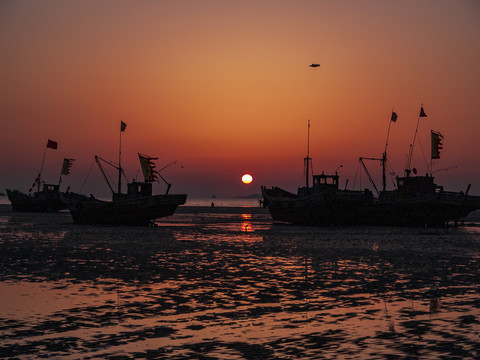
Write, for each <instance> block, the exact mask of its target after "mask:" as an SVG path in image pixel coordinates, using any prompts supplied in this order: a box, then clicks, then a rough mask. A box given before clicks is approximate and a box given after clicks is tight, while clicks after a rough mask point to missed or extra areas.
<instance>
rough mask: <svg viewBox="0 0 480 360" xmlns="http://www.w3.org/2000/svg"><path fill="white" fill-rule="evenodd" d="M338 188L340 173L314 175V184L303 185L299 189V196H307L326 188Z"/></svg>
mask: <svg viewBox="0 0 480 360" xmlns="http://www.w3.org/2000/svg"><path fill="white" fill-rule="evenodd" d="M329 189H332V190H338V175H337V174H335V175H325V173H323V172H322V174H321V175H313V186H312V187H308V188H307V187H302V188H299V189H298V195H299V196H307V195H310V194H312V193H315V192H323V191H325V190H329Z"/></svg>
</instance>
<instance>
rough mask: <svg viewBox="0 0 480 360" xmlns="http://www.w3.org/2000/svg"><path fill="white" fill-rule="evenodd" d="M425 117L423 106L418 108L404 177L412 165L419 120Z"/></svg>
mask: <svg viewBox="0 0 480 360" xmlns="http://www.w3.org/2000/svg"><path fill="white" fill-rule="evenodd" d="M423 116H425V115H424V112H423V104H421V106H420V115H419V116H418V119H417V128H416V129H415V135H414V136H413V142H412V144H411V145H410V154H409V155H408V161H407V169H406V170H405V172H406V175H407V176H409V174H410V166H411V164H412V157H413V148H414V147H415V139H416V138H417V133H418V125H419V124H420V118H421V117H423Z"/></svg>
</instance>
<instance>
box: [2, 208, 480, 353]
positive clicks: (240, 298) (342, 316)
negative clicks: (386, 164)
mask: <svg viewBox="0 0 480 360" xmlns="http://www.w3.org/2000/svg"><path fill="white" fill-rule="evenodd" d="M205 200H208V202H207V203H206V204H204V203H202V204H200V205H202V206H204V205H206V206H208V204H209V203H211V201H215V202H217V201H218V205H219V206H220V205H221V204H220V201H219V200H216V199H205ZM190 205H192V204H190ZM254 205H255V206H257V204H254ZM479 218H480V217H479V216H478V213H476V214H475V215H474V217H472V218H470V219H469V220H468V221H467V225H466V226H464V227H460V228H456V229H453V228H451V229H424V228H392V227H345V228H342V227H326V228H314V227H298V226H290V225H283V224H274V223H272V221H271V219H270V217H269V215H268V214H265V213H264V212H260V211H258V212H256V211H254V209H250V211H248V212H245V213H244V214H241V213H240V214H238V213H237V214H233V213H232V214H230V213H221V214H220V213H191V214H190V213H178V214H176V215H174V216H171V217H169V218H165V219H161V220H160V221H158V223H157V224H158V225H159V226H158V227H149V228H140V227H128V228H122V227H102V226H81V225H75V224H73V223H72V220H71V218H70V215H69V213H68V212H60V213H58V214H28V213H24V214H22V213H12V212H11V211H10V210H9V208H8V207H5V206H4V207H1V209H0V291H1V297H0V339H1V341H0V358H19V359H36V358H44V357H51V358H56V359H359V358H362V359H478V358H479V357H480V346H479V338H480V296H479V295H480V286H479V284H480V272H479V269H480V227H479V223H480V222H479Z"/></svg>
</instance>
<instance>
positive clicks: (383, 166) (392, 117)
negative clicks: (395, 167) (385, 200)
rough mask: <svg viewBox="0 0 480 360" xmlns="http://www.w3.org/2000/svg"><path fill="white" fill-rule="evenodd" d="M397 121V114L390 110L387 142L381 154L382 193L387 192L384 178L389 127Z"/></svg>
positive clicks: (385, 178)
mask: <svg viewBox="0 0 480 360" xmlns="http://www.w3.org/2000/svg"><path fill="white" fill-rule="evenodd" d="M396 121H397V113H396V112H395V111H394V109H392V116H391V117H390V121H389V123H388V131H387V140H386V141H385V151H384V152H383V156H382V185H383V191H386V190H387V176H386V166H387V165H386V163H387V147H388V138H389V136H390V126H392V122H396Z"/></svg>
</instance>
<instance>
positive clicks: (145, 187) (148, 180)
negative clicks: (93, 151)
mask: <svg viewBox="0 0 480 360" xmlns="http://www.w3.org/2000/svg"><path fill="white" fill-rule="evenodd" d="M125 127H126V125H124V123H123V122H122V125H121V131H120V136H121V133H122V132H123V131H124V130H125ZM139 158H140V163H141V165H142V170H143V174H144V177H145V181H144V182H137V181H133V182H131V183H128V184H127V193H126V194H122V193H121V177H122V174H123V170H122V168H121V162H120V156H119V165H118V166H116V165H115V164H112V163H110V162H108V161H105V160H103V159H101V158H99V157H98V156H96V157H95V160H96V162H97V164H98V166H99V168H100V170H101V172H102V174H103V175H104V177H105V180H106V181H107V184H108V186H109V187H110V190H111V191H112V201H102V200H98V199H95V198H93V197H91V198H88V199H78V198H75V197H71V196H69V195H68V194H62V198H63V200H64V201H65V202H66V203H67V207H68V209H69V210H70V213H71V215H72V218H73V221H74V222H76V223H79V224H99V225H141V226H145V225H150V224H152V223H153V221H154V220H155V219H157V218H160V217H165V216H170V215H173V213H174V212H175V210H176V209H177V207H178V206H179V205H183V204H184V203H185V201H186V199H187V195H185V194H175V195H171V194H168V191H169V189H170V184H168V183H167V185H168V187H167V191H166V194H165V195H152V182H153V181H155V180H156V179H157V176H158V177H160V178H161V179H162V180H163V177H162V176H161V175H160V174H159V172H158V171H156V170H155V169H154V168H155V164H154V162H153V160H156V159H155V158H150V157H148V156H145V155H140V154H139ZM100 160H102V161H103V162H105V163H107V164H109V165H111V166H113V167H115V168H116V169H117V170H118V179H119V180H118V191H117V192H115V191H114V190H113V188H112V187H111V186H110V183H109V181H108V178H107V176H106V174H105V172H104V170H103V168H102V166H101V164H100Z"/></svg>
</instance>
